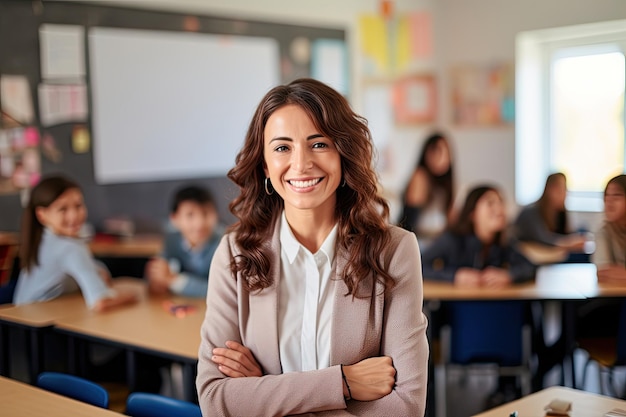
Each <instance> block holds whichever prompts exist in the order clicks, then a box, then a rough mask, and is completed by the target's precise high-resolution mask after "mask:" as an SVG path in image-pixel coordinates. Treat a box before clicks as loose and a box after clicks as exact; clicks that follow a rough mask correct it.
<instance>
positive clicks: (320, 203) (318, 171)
mask: <svg viewBox="0 0 626 417" xmlns="http://www.w3.org/2000/svg"><path fill="white" fill-rule="evenodd" d="M263 155H264V158H265V167H264V168H265V175H266V177H269V178H270V180H271V181H272V186H273V187H274V190H276V192H277V193H278V194H279V195H280V196H281V197H282V198H283V200H284V202H285V212H286V213H287V215H289V213H290V212H291V211H293V210H326V211H325V212H330V213H333V214H334V209H335V203H336V195H335V192H336V190H337V187H339V184H340V183H341V179H342V172H341V157H340V155H339V152H338V151H337V148H336V147H335V143H334V142H333V141H332V139H330V138H328V137H325V136H324V135H323V134H322V133H321V132H320V131H319V130H318V129H317V128H316V127H315V124H314V123H313V121H312V120H311V119H310V118H309V116H308V115H307V113H306V112H305V111H304V110H303V109H302V108H301V107H299V106H296V105H286V106H284V107H281V108H279V109H278V110H276V111H275V112H274V113H273V114H272V115H271V116H270V117H269V119H268V120H267V124H266V125H265V130H264V151H263Z"/></svg>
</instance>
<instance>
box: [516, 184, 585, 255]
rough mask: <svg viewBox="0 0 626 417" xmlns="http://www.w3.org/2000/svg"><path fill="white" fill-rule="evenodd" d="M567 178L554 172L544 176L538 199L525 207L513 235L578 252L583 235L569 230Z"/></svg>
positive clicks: (581, 246)
mask: <svg viewBox="0 0 626 417" xmlns="http://www.w3.org/2000/svg"><path fill="white" fill-rule="evenodd" d="M566 196H567V179H566V177H565V174H563V173H561V172H557V173H554V174H550V175H549V176H548V177H547V178H546V184H545V187H544V190H543V193H542V194H541V197H540V198H539V200H537V201H536V202H535V203H533V204H530V205H528V206H526V207H524V208H523V209H522V210H521V211H520V213H519V215H518V216H517V219H516V220H515V235H516V237H517V238H518V239H519V240H520V241H523V242H534V243H540V244H543V245H548V246H558V247H560V248H564V249H566V250H568V251H570V252H581V251H582V250H583V247H584V244H585V238H584V237H583V236H581V235H580V234H578V233H572V232H571V230H570V225H569V219H568V213H567V210H566V208H565V197H566Z"/></svg>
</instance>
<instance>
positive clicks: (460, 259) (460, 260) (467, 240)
mask: <svg viewBox="0 0 626 417" xmlns="http://www.w3.org/2000/svg"><path fill="white" fill-rule="evenodd" d="M506 225H507V219H506V212H505V208H504V203H503V201H502V197H501V195H500V192H499V191H498V190H497V188H495V187H493V186H490V185H485V186H480V187H476V188H474V189H472V190H471V191H470V192H469V193H468V195H467V198H466V200H465V203H464V204H463V208H462V209H461V212H460V213H459V216H458V219H457V221H456V222H455V223H454V224H452V225H451V226H450V227H449V229H448V230H447V231H446V232H444V233H443V234H442V235H441V236H439V237H438V238H437V239H435V241H434V242H432V244H431V245H430V246H429V247H428V248H426V249H425V250H424V251H423V253H422V264H423V273H424V278H425V279H434V280H440V281H448V282H453V283H454V284H455V285H459V286H463V287H480V286H486V287H496V288H497V287H503V286H507V285H510V284H512V283H514V282H523V281H528V280H531V279H533V278H534V273H535V268H534V266H533V265H532V264H531V263H530V262H529V261H528V260H527V259H526V258H525V257H524V256H523V255H521V254H520V253H519V252H518V251H517V250H516V249H515V247H514V246H512V245H510V244H509V242H508V241H507V239H506V237H505V235H504V231H505V228H506Z"/></svg>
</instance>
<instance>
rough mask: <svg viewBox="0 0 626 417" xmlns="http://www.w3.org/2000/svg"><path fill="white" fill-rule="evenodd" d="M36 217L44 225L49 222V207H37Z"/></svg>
mask: <svg viewBox="0 0 626 417" xmlns="http://www.w3.org/2000/svg"><path fill="white" fill-rule="evenodd" d="M35 217H36V218H37V221H38V222H39V223H41V224H43V225H44V226H45V225H46V224H47V223H48V222H47V219H48V208H47V207H36V208H35Z"/></svg>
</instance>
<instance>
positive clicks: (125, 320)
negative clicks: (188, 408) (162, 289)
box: [0, 278, 206, 359]
mask: <svg viewBox="0 0 626 417" xmlns="http://www.w3.org/2000/svg"><path fill="white" fill-rule="evenodd" d="M113 284H114V287H115V288H123V287H125V288H132V289H133V290H135V291H138V292H140V293H141V297H140V300H139V302H137V303H135V304H130V305H127V306H120V307H118V308H115V309H112V310H110V311H105V312H101V313H97V312H95V311H92V310H89V309H88V308H87V306H86V305H85V302H84V300H83V298H82V295H81V294H80V293H74V294H69V295H65V296H62V297H59V298H57V299H54V300H51V301H44V302H39V303H31V304H24V305H19V306H10V307H5V308H0V320H3V321H6V322H11V323H17V324H21V325H25V326H29V327H46V326H53V325H54V326H56V327H57V328H58V329H60V330H63V331H66V332H70V333H73V334H77V335H84V336H90V337H94V338H99V339H102V340H105V341H109V342H115V343H120V344H124V345H129V346H134V347H139V348H144V349H148V350H153V351H158V352H164V353H167V354H170V355H174V356H178V357H184V358H190V359H197V358H198V347H199V346H200V327H201V325H202V320H203V319H204V313H205V311H206V304H205V301H204V299H202V298H189V297H178V296H154V295H148V294H147V287H146V283H145V282H144V281H143V280H140V279H134V278H118V279H116V280H114V281H113ZM172 305H185V306H191V308H192V309H193V311H189V312H187V314H186V315H185V316H184V317H177V316H176V315H175V314H173V313H172V312H171V309H170V308H169V307H170V306H172Z"/></svg>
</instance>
